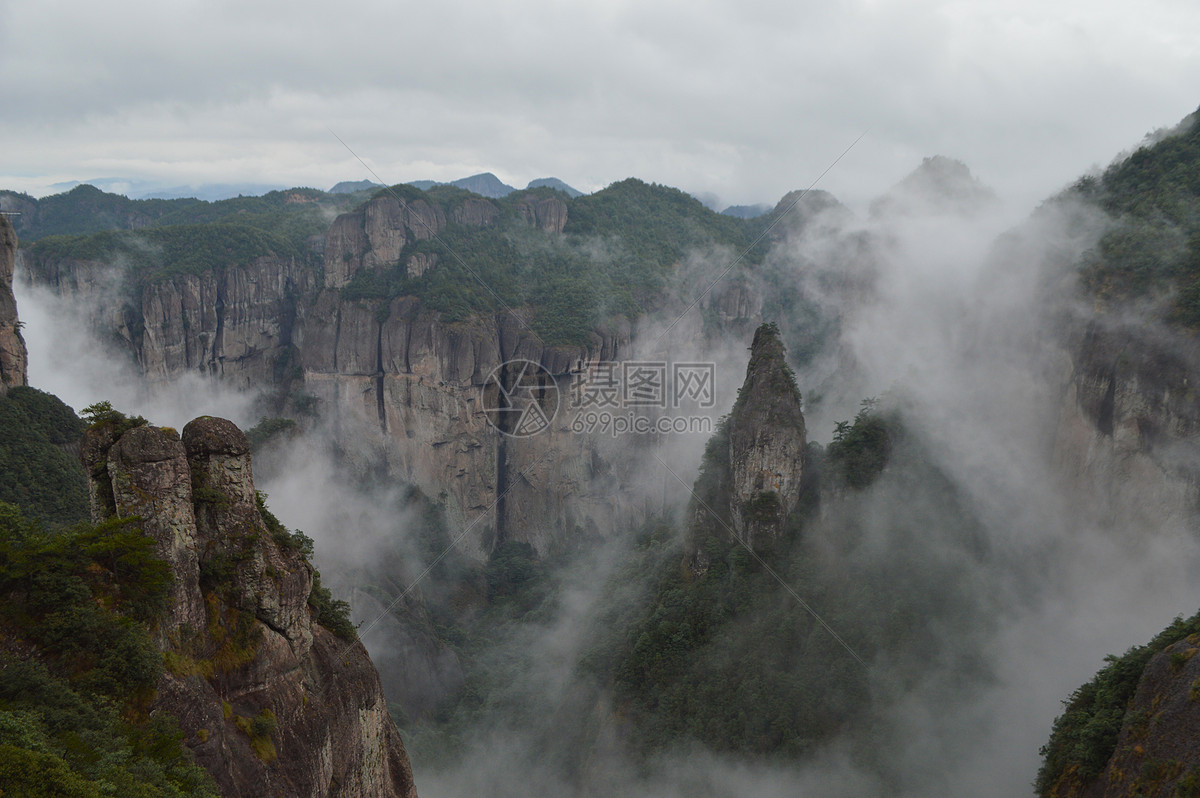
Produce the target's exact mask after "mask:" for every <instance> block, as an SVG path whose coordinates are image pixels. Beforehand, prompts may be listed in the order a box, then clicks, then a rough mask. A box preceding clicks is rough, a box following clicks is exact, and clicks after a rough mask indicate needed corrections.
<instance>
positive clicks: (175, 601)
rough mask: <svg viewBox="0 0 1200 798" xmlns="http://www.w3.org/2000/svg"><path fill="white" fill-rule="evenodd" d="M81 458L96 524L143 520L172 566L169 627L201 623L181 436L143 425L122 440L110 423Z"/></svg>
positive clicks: (87, 442) (94, 432)
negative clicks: (113, 518) (107, 519)
mask: <svg viewBox="0 0 1200 798" xmlns="http://www.w3.org/2000/svg"><path fill="white" fill-rule="evenodd" d="M82 457H83V460H84V464H85V466H86V467H87V469H88V471H89V474H90V477H91V478H90V480H89V482H90V483H91V484H92V487H91V488H90V494H91V496H92V513H93V516H94V517H95V520H97V521H100V520H103V518H105V517H107V516H108V515H116V516H117V517H118V518H131V517H134V516H137V517H140V518H141V519H142V522H141V525H142V529H143V530H144V531H145V532H146V534H147V535H149V536H150V537H152V538H153V539H154V541H155V544H156V553H157V554H158V556H159V557H161V558H162V559H164V560H166V562H167V563H169V564H170V566H171V582H172V584H171V594H170V601H171V606H172V613H171V616H170V621H171V623H170V624H169V626H168V629H176V628H178V627H179V626H181V625H184V624H188V625H190V626H191V627H193V628H196V627H198V626H200V625H202V624H203V622H204V607H203V603H202V602H201V601H200V592H199V581H198V580H199V575H200V569H199V559H198V556H197V540H196V518H195V515H194V513H193V509H192V479H191V471H190V470H189V468H188V462H187V457H186V455H185V453H184V450H183V444H182V443H180V441H179V434H178V433H176V432H175V431H174V430H169V429H163V428H159V427H151V426H143V427H135V428H134V429H131V430H129V431H128V432H126V433H125V434H124V435H122V436H120V438H119V439H118V438H116V437H115V433H114V430H113V427H112V425H111V424H108V425H104V426H101V427H99V428H96V429H91V430H88V432H87V434H86V435H85V438H84V444H83V447H82ZM101 485H102V486H103V487H101Z"/></svg>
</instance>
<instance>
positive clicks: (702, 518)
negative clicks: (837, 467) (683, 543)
mask: <svg viewBox="0 0 1200 798" xmlns="http://www.w3.org/2000/svg"><path fill="white" fill-rule="evenodd" d="M727 424H728V426H727V430H726V432H727V440H723V439H722V438H721V436H717V437H716V438H714V439H713V441H712V442H711V443H710V446H709V450H708V452H706V454H705V457H706V463H705V466H704V469H705V471H706V472H707V474H709V475H712V476H713V477H715V480H716V484H714V485H712V486H711V487H707V488H706V487H705V486H704V485H703V484H702V483H703V482H704V481H705V479H706V478H705V477H704V476H702V477H701V481H700V482H699V483H697V489H696V492H695V493H696V496H698V497H700V499H699V500H697V501H695V502H693V506H692V509H691V515H692V519H693V520H692V529H693V537H694V538H695V537H696V535H698V534H699V533H700V530H702V529H704V528H709V529H710V530H713V523H714V522H715V521H716V519H713V518H711V516H712V514H713V513H715V514H717V515H718V516H725V515H727V516H728V518H729V519H730V523H731V525H732V531H733V533H734V534H736V535H737V536H738V538H740V539H741V540H742V542H744V543H745V544H746V545H748V546H750V547H751V548H753V549H755V550H761V549H765V548H767V547H769V546H770V545H771V544H772V543H773V542H774V541H775V540H777V539H779V537H780V536H781V535H782V534H783V531H784V524H785V522H786V520H787V517H788V516H789V515H790V514H791V513H792V511H794V510H795V509H796V505H797V503H798V502H799V499H800V491H801V487H802V485H801V478H802V476H803V474H804V452H805V447H806V444H807V442H806V440H805V429H804V415H803V413H802V412H801V409H800V392H799V391H798V390H797V389H796V381H795V377H794V375H793V374H792V370H791V368H789V367H788V365H787V362H786V360H785V359H784V349H783V343H782V342H781V341H780V340H779V330H778V328H776V326H775V325H774V324H763V325H762V326H760V327H759V328H758V330H757V331H756V332H755V333H754V343H753V345H752V346H751V348H750V363H749V364H748V365H747V367H746V380H745V382H744V383H742V387H741V390H739V391H738V399H737V402H736V403H735V404H734V406H733V411H732V412H731V413H730V414H729V419H728V422H727ZM716 523H717V525H718V526H719V527H720V528H721V529H725V527H724V524H721V523H720V522H716ZM714 531H718V532H719V531H720V530H714ZM727 533H728V530H727V529H725V534H727ZM692 565H693V568H694V569H695V570H697V571H703V570H705V569H706V568H707V562H706V561H705V559H704V554H703V553H702V551H701V550H700V547H699V546H696V547H695V554H694V558H693V563H692Z"/></svg>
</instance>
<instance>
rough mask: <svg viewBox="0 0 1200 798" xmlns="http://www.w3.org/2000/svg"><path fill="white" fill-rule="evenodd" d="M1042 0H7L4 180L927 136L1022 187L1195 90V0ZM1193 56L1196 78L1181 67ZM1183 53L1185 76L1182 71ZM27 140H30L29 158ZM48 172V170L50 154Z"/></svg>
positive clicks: (667, 168)
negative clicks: (1132, 5)
mask: <svg viewBox="0 0 1200 798" xmlns="http://www.w3.org/2000/svg"><path fill="white" fill-rule="evenodd" d="M1126 11H1127V10H1125V9H1118V8H1117V7H1116V6H1115V5H1113V6H1111V7H1109V6H1104V5H1101V6H1096V5H1095V4H1087V5H1085V4H1083V3H1077V2H1061V3H1058V4H1056V5H1055V6H1054V8H1052V9H1048V8H1047V7H1046V6H1045V5H1044V4H1033V3H1019V4H1015V5H1014V4H1011V3H1005V4H1001V3H973V4H954V3H949V2H928V1H927V2H919V3H898V2H866V0H862V1H860V2H852V3H843V4H832V5H831V4H817V3H804V4H795V3H782V2H757V3H752V4H737V5H733V4H728V3H719V2H712V1H711V0H710V1H709V2H701V3H699V4H696V3H692V4H688V5H686V6H683V5H681V4H679V3H674V2H661V3H654V4H634V3H628V2H616V3H604V4H600V3H591V4H571V5H568V6H564V5H561V4H549V3H545V2H537V1H536V0H514V2H507V3H501V4H484V3H476V2H461V1H460V2H450V3H440V4H437V3H422V4H415V3H413V4H404V5H396V4H385V3H372V2H367V3H362V4H359V5H357V6H356V7H355V10H354V11H353V13H334V12H333V11H332V10H331V9H330V8H329V7H328V6H327V5H324V4H318V3H313V2H300V3H289V4H287V5H286V6H284V5H280V4H275V3H266V4H255V5H254V6H253V7H249V8H247V7H245V6H235V5H233V4H226V3H216V4H206V5H198V4H184V5H178V4H169V5H161V4H160V5H153V4H144V3H130V2H125V3H116V4H107V5H105V6H103V7H101V6H94V5H88V4H85V3H81V2H67V3H60V4H51V5H45V4H34V3H25V4H10V5H8V6H7V7H6V8H5V10H4V11H3V12H0V13H2V14H3V16H0V26H2V27H0V30H2V31H3V33H0V41H3V44H4V47H3V48H0V64H2V65H3V66H4V67H5V71H6V73H8V74H19V75H22V76H23V77H22V79H21V80H14V81H8V82H6V83H5V84H4V85H3V86H0V104H3V106H4V107H5V109H6V114H5V122H4V126H5V129H6V140H7V141H8V142H9V146H8V148H6V149H7V152H9V154H10V157H11V158H12V160H10V161H8V162H4V161H0V180H2V181H3V182H4V183H5V184H7V185H8V186H10V187H13V188H29V189H31V190H44V186H45V185H47V184H48V183H49V182H54V181H55V180H60V179H87V178H89V177H94V176H96V175H118V176H126V177H129V178H135V179H148V178H151V177H154V178H157V179H162V180H165V181H166V182H167V183H169V184H180V183H193V184H196V183H202V182H226V183H229V182H245V181H246V180H257V181H260V182H270V183H278V182H284V183H295V184H305V185H315V186H318V187H328V186H330V185H332V184H333V183H335V182H337V181H339V180H343V179H353V178H359V177H365V176H366V175H364V174H363V173H362V169H361V167H360V166H359V165H358V164H357V163H356V162H354V161H353V159H351V158H349V157H348V156H347V154H346V153H345V152H344V151H342V150H341V148H340V145H337V143H336V141H334V140H333V139H332V137H330V136H329V135H328V131H327V128H330V127H331V128H334V129H335V130H336V131H337V132H338V134H339V135H340V136H342V137H343V138H344V139H346V140H347V141H348V142H350V143H351V144H352V146H354V147H355V148H356V150H358V151H359V152H360V154H362V155H363V156H364V157H366V158H368V159H369V160H370V161H371V162H372V163H373V164H374V165H375V166H376V168H377V169H378V170H379V172H380V174H381V175H384V176H385V177H386V179H387V180H388V181H397V182H399V181H402V180H412V179H418V178H436V179H452V178H457V177H461V176H463V175H464V174H469V173H473V172H478V171H484V170H490V171H494V172H496V173H497V174H498V175H500V177H502V178H503V179H505V180H507V181H509V182H512V183H514V184H522V185H523V184H524V181H527V180H529V179H531V178H533V177H537V176H541V175H544V174H556V175H558V176H561V177H562V178H564V179H566V180H567V181H568V182H569V183H572V184H574V185H578V186H580V187H582V188H587V189H595V188H599V187H601V186H603V185H606V184H608V183H610V182H613V181H615V180H619V179H621V178H624V177H626V176H629V175H637V176H639V177H642V178H645V179H650V180H656V181H659V182H665V183H668V184H671V185H678V186H681V187H683V188H685V189H688V190H693V191H714V192H717V193H718V194H720V195H721V196H722V197H723V198H724V199H725V201H726V202H728V203H734V202H758V201H766V202H771V201H773V200H774V199H776V198H778V197H779V196H781V195H782V194H783V193H784V192H785V191H788V190H790V189H793V188H797V187H803V186H805V185H808V184H809V183H810V182H811V181H812V180H813V179H814V178H815V177H816V176H817V175H818V174H820V172H821V171H822V170H823V169H824V168H825V167H826V166H827V165H828V164H829V162H830V161H832V159H833V158H834V157H835V156H836V155H837V153H839V152H840V151H841V150H842V149H844V148H845V146H846V145H847V144H848V143H849V142H850V141H852V140H853V139H854V138H855V137H856V136H857V135H858V134H860V133H861V132H862V131H863V130H864V129H867V128H868V127H870V128H871V134H870V136H869V137H868V139H867V140H866V141H864V143H863V145H862V146H861V147H860V148H858V150H857V151H856V152H855V154H854V157H853V158H851V159H848V160H847V161H846V162H845V163H843V164H841V165H839V167H838V169H837V170H835V171H834V172H832V173H831V174H830V175H829V176H828V178H827V179H826V181H825V182H824V183H823V185H824V187H827V188H829V189H831V190H832V191H834V192H835V193H837V194H839V195H840V196H843V197H845V198H846V199H849V200H850V201H854V202H856V201H858V200H860V199H862V197H859V196H855V192H856V189H857V188H858V187H859V186H862V185H864V183H866V182H868V181H866V180H865V178H868V177H874V178H875V180H878V176H880V175H883V176H885V177H890V178H898V177H899V176H900V175H902V174H903V173H904V172H905V171H907V170H908V169H909V168H911V167H912V165H913V164H915V163H916V162H917V161H918V160H919V159H920V158H921V157H923V156H926V155H931V154H935V153H941V154H946V155H950V156H954V157H958V158H961V159H963V160H965V161H966V162H968V163H969V164H971V165H972V166H973V167H974V168H975V169H976V171H978V172H979V173H980V174H981V175H982V176H983V177H984V178H985V179H986V180H987V181H988V182H989V183H991V184H992V185H994V186H996V187H997V189H998V190H999V191H1000V192H1001V193H1002V194H1019V195H1020V196H1017V197H1016V198H1017V199H1019V200H1023V201H1028V200H1032V199H1034V198H1036V197H1040V196H1044V195H1046V194H1047V193H1049V192H1050V191H1052V190H1053V189H1054V188H1056V187H1057V186H1058V185H1060V184H1062V183H1064V182H1066V181H1067V180H1069V179H1071V178H1072V177H1073V176H1074V175H1076V174H1078V173H1080V172H1081V171H1083V170H1085V169H1087V168H1089V167H1090V166H1092V165H1093V164H1095V163H1099V162H1103V161H1105V160H1106V159H1107V157H1108V155H1109V154H1110V153H1112V152H1114V151H1116V150H1117V149H1118V148H1119V147H1121V146H1123V145H1125V144H1127V143H1128V142H1129V141H1132V140H1136V139H1137V138H1138V137H1140V136H1141V135H1142V134H1143V133H1145V132H1146V131H1147V130H1148V129H1150V128H1153V127H1157V126H1159V125H1163V124H1169V123H1171V122H1173V121H1175V120H1176V119H1178V118H1179V117H1181V116H1183V115H1184V114H1185V113H1187V112H1188V111H1190V110H1192V108H1193V106H1194V105H1195V102H1196V100H1195V98H1194V97H1193V96H1192V94H1191V88H1190V87H1191V86H1194V85H1196V84H1197V82H1198V81H1197V80H1195V78H1197V77H1200V54H1197V52H1196V51H1195V49H1194V48H1193V47H1191V46H1190V43H1189V42H1187V40H1186V39H1185V38H1184V37H1183V36H1182V35H1181V31H1186V30H1189V29H1193V28H1194V27H1195V24H1196V22H1197V19H1196V16H1197V15H1198V14H1200V11H1197V10H1196V9H1193V8H1191V7H1188V6H1185V5H1182V4H1178V3H1172V2H1168V0H1160V1H1159V2H1157V3H1155V4H1152V5H1151V6H1149V7H1144V8H1141V9H1139V13H1138V14H1136V15H1130V14H1128V13H1126ZM1189 75H1190V76H1191V77H1192V78H1193V79H1192V80H1188V79H1187V77H1188V76H1189ZM1167 76H1170V78H1169V79H1167ZM16 153H20V154H21V157H20V159H19V160H17V159H16V157H15V156H16ZM48 177H50V178H53V179H50V180H47V179H46V178H48Z"/></svg>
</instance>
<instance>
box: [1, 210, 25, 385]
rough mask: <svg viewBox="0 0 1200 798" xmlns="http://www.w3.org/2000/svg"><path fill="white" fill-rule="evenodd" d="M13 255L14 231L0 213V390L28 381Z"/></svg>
mask: <svg viewBox="0 0 1200 798" xmlns="http://www.w3.org/2000/svg"><path fill="white" fill-rule="evenodd" d="M16 256H17V233H16V231H15V230H13V226H12V224H11V223H10V222H9V221H8V217H7V216H0V394H3V393H4V392H6V391H7V390H8V389H9V388H11V387H12V386H14V385H25V384H26V382H27V374H26V368H27V356H26V353H25V339H24V338H22V337H21V326H20V322H19V321H18V319H17V301H16V299H15V298H14V297H13V290H12V282H13V265H14V262H15V259H16Z"/></svg>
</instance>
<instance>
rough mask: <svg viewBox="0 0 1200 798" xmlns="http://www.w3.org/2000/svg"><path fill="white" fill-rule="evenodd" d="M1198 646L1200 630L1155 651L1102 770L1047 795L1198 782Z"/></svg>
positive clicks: (1168, 791) (1172, 787) (1169, 791)
mask: <svg viewBox="0 0 1200 798" xmlns="http://www.w3.org/2000/svg"><path fill="white" fill-rule="evenodd" d="M1198 652H1200V635H1189V636H1188V637H1187V638H1185V639H1183V640H1179V641H1178V642H1176V643H1173V644H1172V645H1170V646H1168V647H1167V648H1165V649H1163V650H1162V651H1160V652H1158V653H1156V654H1155V655H1154V656H1153V657H1152V658H1151V659H1150V661H1149V662H1148V663H1147V664H1146V668H1145V670H1143V671H1142V675H1141V678H1140V679H1139V680H1138V686H1137V692H1136V693H1135V694H1134V696H1133V700H1132V701H1131V702H1130V703H1129V706H1128V707H1127V708H1126V710H1125V719H1124V722H1123V723H1122V725H1121V731H1120V734H1119V736H1118V738H1117V746H1116V750H1115V751H1114V752H1113V755H1112V758H1111V759H1110V760H1109V762H1108V765H1107V767H1105V769H1104V772H1103V773H1101V774H1100V776H1099V778H1097V779H1096V780H1095V782H1093V783H1092V784H1090V785H1088V787H1087V788H1086V789H1084V790H1081V791H1079V792H1073V791H1072V790H1071V789H1069V788H1068V789H1062V790H1058V791H1055V792H1052V793H1051V795H1055V796H1060V795H1061V796H1066V795H1080V796H1094V798H1132V797H1133V796H1142V795H1164V796H1170V795H1189V794H1191V793H1192V792H1194V791H1195V790H1196V789H1197V787H1200V745H1197V743H1200V703H1197V701H1198V699H1200V657H1196V656H1195V655H1196V654H1197V653H1198ZM1070 781H1071V780H1069V779H1068V780H1067V784H1069V783H1070ZM1067 784H1064V785H1062V786H1064V787H1066V786H1067Z"/></svg>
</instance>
